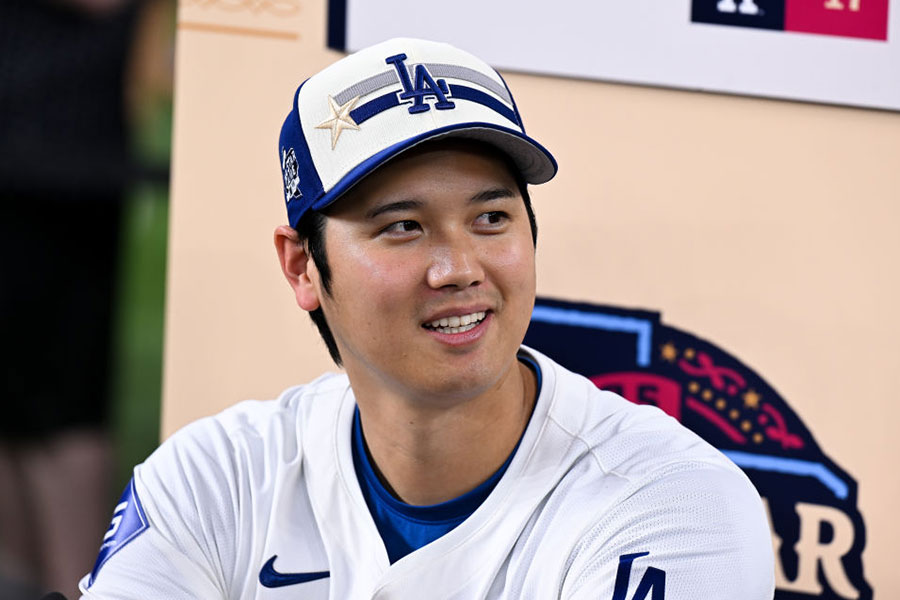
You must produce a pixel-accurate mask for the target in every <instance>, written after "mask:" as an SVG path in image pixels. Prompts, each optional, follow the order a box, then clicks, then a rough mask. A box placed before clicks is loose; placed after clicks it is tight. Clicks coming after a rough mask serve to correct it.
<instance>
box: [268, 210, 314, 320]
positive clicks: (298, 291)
mask: <svg viewBox="0 0 900 600" xmlns="http://www.w3.org/2000/svg"><path fill="white" fill-rule="evenodd" d="M275 250H277V251H278V261H279V262H280V263H281V272H282V273H284V277H285V279H287V282H288V283H289V284H290V285H291V288H293V290H294V296H295V297H296V298H297V305H298V306H299V307H300V308H302V309H303V310H305V311H314V310H316V309H317V308H319V270H318V269H316V263H315V261H313V260H312V258H311V257H310V256H309V252H308V251H307V248H306V244H303V243H301V242H300V236H298V235H297V231H296V230H294V228H293V227H288V226H287V225H279V226H278V227H276V228H275Z"/></svg>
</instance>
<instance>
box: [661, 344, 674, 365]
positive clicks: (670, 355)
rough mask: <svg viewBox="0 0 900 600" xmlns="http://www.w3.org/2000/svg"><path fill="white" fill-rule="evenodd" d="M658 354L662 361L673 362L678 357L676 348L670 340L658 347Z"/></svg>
mask: <svg viewBox="0 0 900 600" xmlns="http://www.w3.org/2000/svg"><path fill="white" fill-rule="evenodd" d="M660 354H661V355H662V359H663V360H664V361H666V362H675V359H676V358H678V348H676V347H675V344H673V343H672V342H667V343H665V344H663V345H662V346H661V347H660Z"/></svg>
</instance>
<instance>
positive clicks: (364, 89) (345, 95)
mask: <svg viewBox="0 0 900 600" xmlns="http://www.w3.org/2000/svg"><path fill="white" fill-rule="evenodd" d="M397 83H399V82H398V81H397V72H396V71H393V70H392V71H385V72H383V73H379V74H378V75H372V76H371V77H368V78H366V79H363V80H362V81H360V82H358V83H354V84H353V85H351V86H350V87H348V88H347V89H346V90H344V91H342V92H341V93H339V94H338V95H337V96H335V97H334V101H335V102H337V103H338V104H344V103H345V102H347V101H348V100H352V99H353V98H356V97H357V96H365V95H366V94H371V93H372V92H377V91H378V90H380V89H381V88H385V87H387V86H389V85H395V84H397Z"/></svg>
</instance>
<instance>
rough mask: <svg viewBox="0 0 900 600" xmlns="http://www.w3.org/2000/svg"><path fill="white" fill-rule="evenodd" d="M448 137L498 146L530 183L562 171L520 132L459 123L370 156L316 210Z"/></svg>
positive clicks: (532, 141) (319, 203) (330, 192)
mask: <svg viewBox="0 0 900 600" xmlns="http://www.w3.org/2000/svg"><path fill="white" fill-rule="evenodd" d="M448 138H463V139H471V140H477V141H481V142H485V143H487V144H491V145H492V146H495V147H496V148H497V149H499V150H500V151H501V152H503V153H505V154H506V155H507V156H509V158H510V159H511V160H512V161H513V163H514V164H515V165H516V167H517V168H518V169H519V172H520V173H521V174H522V177H523V178H524V179H525V181H526V182H527V183H533V184H539V183H545V182H547V181H549V180H550V179H552V178H553V176H554V175H556V172H557V170H558V168H559V167H558V165H557V163H556V159H555V158H553V155H552V154H550V151H549V150H547V149H546V148H544V147H543V146H542V145H541V144H540V143H538V142H537V141H535V140H534V139H532V138H530V137H528V136H527V135H523V134H521V133H519V132H518V131H515V130H513V129H507V128H504V127H500V126H497V125H494V124H491V123H456V124H454V125H452V126H449V127H445V128H441V129H433V130H431V131H428V132H427V133H424V134H422V135H420V136H416V137H411V138H408V139H406V140H403V141H402V142H400V143H397V144H394V145H393V146H389V147H387V148H385V149H384V150H382V151H381V152H378V153H377V154H375V155H373V156H371V157H369V158H368V159H366V160H365V161H363V162H362V163H360V164H358V165H357V166H356V167H354V168H353V169H351V170H350V172H348V173H347V174H346V175H344V177H342V178H341V179H340V180H339V181H338V182H337V183H336V184H335V185H334V186H333V187H332V188H331V189H330V190H329V191H327V192H326V193H324V194H323V195H322V196H321V197H320V198H318V199H317V200H316V201H315V202H314V203H313V205H312V208H313V209H314V210H322V209H323V208H325V207H327V206H329V205H330V204H332V203H333V202H334V201H336V200H337V199H338V198H340V197H341V196H342V195H343V194H345V193H347V191H348V190H350V188H352V187H353V186H354V185H356V184H357V183H359V182H360V181H361V180H363V179H364V178H365V177H366V176H368V175H369V174H370V173H372V172H373V171H375V170H376V169H378V168H379V167H380V166H382V165H384V164H385V163H387V162H388V161H390V160H391V159H392V158H394V157H396V156H398V155H400V154H402V153H404V152H407V151H409V150H410V149H412V148H414V147H416V146H418V145H419V144H422V143H424V142H427V141H432V140H438V139H448ZM291 225H292V226H296V223H291Z"/></svg>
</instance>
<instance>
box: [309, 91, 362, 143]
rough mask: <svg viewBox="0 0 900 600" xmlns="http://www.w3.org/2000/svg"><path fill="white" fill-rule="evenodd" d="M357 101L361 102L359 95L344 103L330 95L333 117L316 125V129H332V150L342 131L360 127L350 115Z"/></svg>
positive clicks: (329, 101) (329, 103) (329, 104)
mask: <svg viewBox="0 0 900 600" xmlns="http://www.w3.org/2000/svg"><path fill="white" fill-rule="evenodd" d="M357 102H359V96H356V97H355V98H353V99H351V100H348V101H347V102H345V103H344V104H338V103H337V101H335V99H334V98H332V97H331V96H328V108H330V109H331V117H330V118H328V119H325V120H324V121H322V122H321V123H319V124H318V125H316V129H330V130H331V149H332V150H334V147H335V146H336V145H337V141H338V138H339V137H341V132H343V131H344V130H345V129H356V130H358V129H359V125H357V124H356V122H355V121H354V120H353V117H351V116H350V111H351V110H353V107H354V106H356V103H357Z"/></svg>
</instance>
